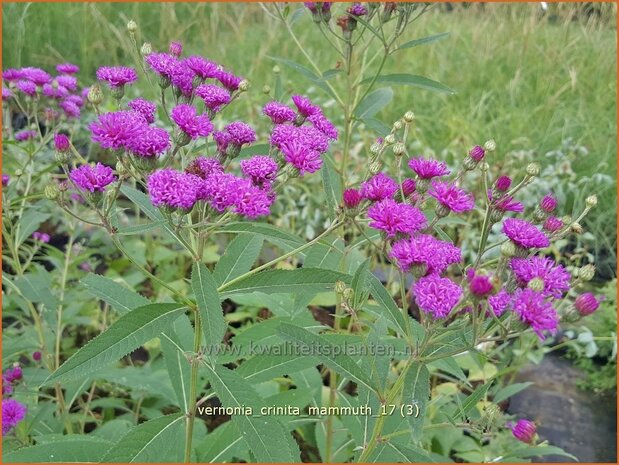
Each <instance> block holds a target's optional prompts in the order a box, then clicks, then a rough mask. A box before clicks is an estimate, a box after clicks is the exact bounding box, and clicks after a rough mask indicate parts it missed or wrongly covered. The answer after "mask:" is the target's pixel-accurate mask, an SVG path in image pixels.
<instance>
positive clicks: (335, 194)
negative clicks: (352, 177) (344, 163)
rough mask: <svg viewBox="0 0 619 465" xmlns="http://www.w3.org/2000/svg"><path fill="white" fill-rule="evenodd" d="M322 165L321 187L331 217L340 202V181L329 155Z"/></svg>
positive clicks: (324, 158)
mask: <svg viewBox="0 0 619 465" xmlns="http://www.w3.org/2000/svg"><path fill="white" fill-rule="evenodd" d="M323 160H324V163H323V164H322V168H320V173H321V174H322V185H323V188H324V191H325V197H326V200H327V205H328V206H329V209H330V210H331V217H332V218H335V216H336V215H337V208H338V206H339V205H340V201H341V200H342V181H341V178H340V176H339V175H338V174H337V171H336V169H335V163H334V162H333V158H331V156H330V155H325V156H324V157H323Z"/></svg>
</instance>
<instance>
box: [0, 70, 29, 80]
mask: <svg viewBox="0 0 619 465" xmlns="http://www.w3.org/2000/svg"><path fill="white" fill-rule="evenodd" d="M24 78H25V76H24V73H23V71H22V70H21V69H15V68H8V69H5V70H4V71H2V79H4V80H5V81H7V82H14V81H18V80H20V79H24Z"/></svg>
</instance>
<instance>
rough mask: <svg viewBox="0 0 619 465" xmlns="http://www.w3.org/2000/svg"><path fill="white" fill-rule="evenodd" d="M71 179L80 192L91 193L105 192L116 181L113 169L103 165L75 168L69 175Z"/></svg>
mask: <svg viewBox="0 0 619 465" xmlns="http://www.w3.org/2000/svg"><path fill="white" fill-rule="evenodd" d="M69 177H70V178H71V180H72V181H73V182H74V183H75V185H76V186H77V187H78V188H79V189H80V190H83V191H89V192H103V191H105V188H106V187H107V186H108V185H109V184H111V183H113V182H114V181H115V180H116V176H114V171H113V170H112V168H110V167H109V166H105V165H102V164H101V163H97V164H96V165H95V166H91V165H82V166H80V167H79V168H75V169H73V170H72V171H71V172H70V173H69Z"/></svg>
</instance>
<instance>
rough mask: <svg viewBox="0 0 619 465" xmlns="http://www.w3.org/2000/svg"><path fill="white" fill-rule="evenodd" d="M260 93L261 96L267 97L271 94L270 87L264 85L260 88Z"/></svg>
mask: <svg viewBox="0 0 619 465" xmlns="http://www.w3.org/2000/svg"><path fill="white" fill-rule="evenodd" d="M262 93H263V94H267V95H269V94H270V93H271V86H269V85H267V84H265V85H264V86H263V87H262Z"/></svg>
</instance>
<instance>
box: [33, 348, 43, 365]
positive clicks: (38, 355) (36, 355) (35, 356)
mask: <svg viewBox="0 0 619 465" xmlns="http://www.w3.org/2000/svg"><path fill="white" fill-rule="evenodd" d="M32 360H34V361H35V362H40V361H41V352H39V351H38V350H37V351H35V352H32Z"/></svg>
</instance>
